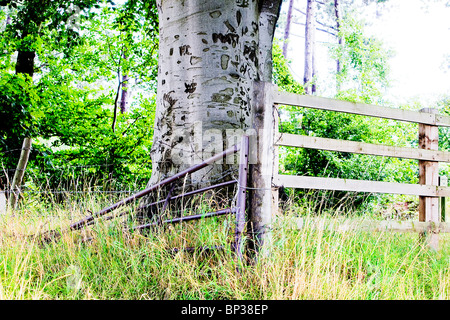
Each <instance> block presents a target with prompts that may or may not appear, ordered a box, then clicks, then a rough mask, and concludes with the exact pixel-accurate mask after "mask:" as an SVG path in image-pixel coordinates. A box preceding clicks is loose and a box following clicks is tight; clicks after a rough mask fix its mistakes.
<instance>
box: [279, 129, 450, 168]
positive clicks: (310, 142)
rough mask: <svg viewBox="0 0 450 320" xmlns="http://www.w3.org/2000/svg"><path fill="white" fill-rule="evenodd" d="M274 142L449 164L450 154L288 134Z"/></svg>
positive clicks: (289, 145)
mask: <svg viewBox="0 0 450 320" xmlns="http://www.w3.org/2000/svg"><path fill="white" fill-rule="evenodd" d="M275 141H276V144H277V145H278V146H288V147H299V148H309V149H318V150H329V151H340V152H351V153H358V154H368V155H374V156H383V157H395V158H404V159H416V160H428V161H439V162H450V152H446V151H436V150H425V149H415V148H407V147H395V146H386V145H380V144H372V143H365V142H357V141H348V140H337V139H329V138H320V137H310V136H305V135H296V134H290V133H280V134H279V136H278V137H277V138H276V139H275Z"/></svg>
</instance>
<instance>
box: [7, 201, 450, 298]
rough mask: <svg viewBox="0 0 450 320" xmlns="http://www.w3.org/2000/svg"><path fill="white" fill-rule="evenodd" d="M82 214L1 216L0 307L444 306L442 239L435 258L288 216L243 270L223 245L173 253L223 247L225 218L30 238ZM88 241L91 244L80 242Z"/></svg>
mask: <svg viewBox="0 0 450 320" xmlns="http://www.w3.org/2000/svg"><path fill="white" fill-rule="evenodd" d="M105 201H106V200H105ZM85 207H90V208H91V210H92V211H94V210H96V209H98V208H100V207H102V204H101V203H99V202H95V201H93V202H91V203H83V204H82V205H81V204H80V205H76V204H75V205H71V206H69V207H68V208H66V209H64V208H60V207H57V206H54V207H52V208H51V209H45V208H37V207H34V208H33V209H29V208H28V209H27V208H26V206H25V207H23V208H22V210H21V211H19V212H18V213H17V214H16V215H15V216H14V217H12V216H10V215H6V216H2V217H1V218H0V299H259V300H264V299H449V298H450V268H449V267H450V262H449V257H450V255H449V249H448V247H449V246H448V239H447V238H446V237H443V240H442V241H443V242H442V245H441V247H442V250H441V251H439V252H435V251H432V250H430V249H429V248H428V247H427V246H426V244H425V243H424V242H423V241H420V240H419V238H418V236H417V234H408V233H388V232H385V233H381V232H373V233H371V232H353V231H352V232H337V231H324V230H319V229H317V228H315V229H314V228H308V221H309V216H306V217H305V221H306V227H305V228H303V229H301V230H296V229H295V228H292V227H291V226H292V223H291V219H293V218H294V216H293V214H292V213H290V214H288V215H287V216H283V218H279V219H277V220H276V223H275V224H274V228H273V241H272V243H271V245H270V246H269V248H270V251H269V253H268V254H267V255H261V256H260V258H259V260H258V261H257V263H256V264H254V265H244V266H243V265H239V264H238V262H237V261H236V259H235V256H234V255H233V253H232V252H231V250H230V249H229V248H228V247H227V248H226V249H225V250H221V251H217V252H213V253H209V254H206V253H202V252H195V253H188V252H183V251H182V252H178V253H176V254H174V253H172V251H171V250H170V248H172V247H183V246H197V245H217V244H224V243H226V242H227V241H229V240H230V239H231V237H232V233H233V229H234V220H233V219H232V217H221V218H214V219H210V220H207V221H198V222H194V223H186V224H179V225H174V226H171V227H167V228H165V229H164V230H155V231H153V232H149V233H147V234H145V235H144V234H140V233H130V232H128V231H125V230H124V229H123V228H122V226H123V223H122V222H121V221H117V222H116V221H114V222H112V223H110V224H99V225H96V226H95V227H93V228H90V229H89V230H87V231H86V232H85V233H86V234H85V235H83V233H82V232H72V233H68V234H64V236H63V237H62V238H61V239H60V241H57V242H52V243H49V244H46V245H42V244H40V243H39V241H37V240H38V238H35V237H33V236H30V235H33V234H36V233H38V232H40V231H43V230H48V229H51V228H53V227H56V226H67V225H68V224H69V222H70V221H73V219H76V218H79V217H81V216H82V215H83V211H82V210H80V209H74V208H85ZM45 210H47V211H45ZM330 219H331V220H332V219H336V218H332V217H331V218H330ZM86 235H89V236H92V237H93V240H92V241H90V242H85V243H83V242H81V241H80V239H81V238H82V237H83V236H86ZM236 267H239V268H240V273H236V271H235V270H236Z"/></svg>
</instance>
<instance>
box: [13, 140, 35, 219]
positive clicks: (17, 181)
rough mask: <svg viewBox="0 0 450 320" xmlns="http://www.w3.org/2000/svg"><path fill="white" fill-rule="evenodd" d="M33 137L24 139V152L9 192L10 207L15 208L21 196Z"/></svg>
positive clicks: (21, 154)
mask: <svg viewBox="0 0 450 320" xmlns="http://www.w3.org/2000/svg"><path fill="white" fill-rule="evenodd" d="M31 144H32V141H31V138H25V139H23V144H22V152H21V153H20V158H19V163H18V164H17V169H16V172H15V173H14V178H13V182H12V184H11V192H10V194H9V203H8V205H9V207H10V209H11V210H14V209H15V208H16V206H17V202H18V201H19V196H20V186H21V185H22V180H23V176H24V175H25V169H26V168H27V163H28V158H29V157H30V151H31Z"/></svg>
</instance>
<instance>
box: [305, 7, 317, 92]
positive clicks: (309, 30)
mask: <svg viewBox="0 0 450 320" xmlns="http://www.w3.org/2000/svg"><path fill="white" fill-rule="evenodd" d="M307 1H308V2H307V7H306V23H305V74H304V77H303V83H304V85H305V92H306V93H307V94H311V93H314V92H313V90H312V88H311V85H312V81H314V78H313V77H314V71H315V67H314V66H313V63H314V51H315V31H316V26H315V22H316V14H315V11H316V4H315V0H307ZM314 89H315V87H314Z"/></svg>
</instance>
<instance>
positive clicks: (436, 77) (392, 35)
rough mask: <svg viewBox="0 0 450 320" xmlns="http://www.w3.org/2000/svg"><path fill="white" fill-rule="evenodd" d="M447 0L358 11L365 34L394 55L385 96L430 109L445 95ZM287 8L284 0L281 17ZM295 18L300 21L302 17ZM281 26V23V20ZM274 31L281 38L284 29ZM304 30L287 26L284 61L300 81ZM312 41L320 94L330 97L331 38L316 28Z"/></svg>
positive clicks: (400, 1)
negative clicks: (289, 65) (287, 62)
mask: <svg viewBox="0 0 450 320" xmlns="http://www.w3.org/2000/svg"><path fill="white" fill-rule="evenodd" d="M355 2H357V1H355ZM447 3H448V1H444V0H428V1H427V0H388V1H387V2H386V3H385V4H381V5H378V6H377V5H376V4H371V5H369V6H367V7H366V9H365V10H364V13H363V14H361V15H359V18H362V19H364V20H365V21H366V30H367V32H368V34H369V35H374V36H376V37H377V38H378V39H380V40H382V41H383V43H384V44H385V47H386V48H388V49H391V50H392V51H393V53H394V55H393V57H392V58H391V59H390V66H389V67H390V70H391V76H390V79H391V88H390V89H389V90H388V91H387V92H386V99H387V100H389V101H391V102H393V103H396V104H397V103H405V102H412V101H417V102H420V103H421V104H422V105H427V106H430V107H432V106H433V104H435V103H436V101H437V100H439V99H440V98H441V97H442V95H444V94H447V95H450V68H449V64H450V41H449V40H450V2H449V3H448V4H447ZM295 6H296V7H298V8H300V9H302V10H303V11H305V9H304V8H305V6H306V0H296V1H295ZM287 7H288V1H285V2H284V3H283V8H282V15H286V12H287ZM297 16H298V21H301V22H303V23H304V16H302V15H301V14H297ZM282 20H283V17H280V22H281V21H282ZM284 20H285V18H284ZM281 25H283V27H284V23H280V26H281ZM280 29H281V28H280ZM278 31H279V33H278V34H277V36H278V37H280V36H282V31H284V30H278ZM304 32H305V31H304V26H303V25H299V24H292V26H291V37H290V39H291V40H290V43H289V45H290V50H289V52H288V59H289V60H291V71H292V72H293V74H294V75H295V77H296V79H297V80H299V81H302V79H303V68H304V61H303V60H304V54H303V52H304V41H305V39H304ZM316 41H317V42H318V43H317V55H318V57H317V59H318V63H317V69H318V77H319V85H320V87H321V89H320V90H319V95H325V96H327V95H332V94H333V84H334V82H333V78H332V77H331V74H330V71H331V70H334V69H333V68H335V62H334V61H332V60H330V59H329V58H328V54H327V46H328V45H329V44H330V43H335V42H336V40H335V39H333V37H332V36H330V35H328V34H327V33H324V32H317V35H316Z"/></svg>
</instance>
